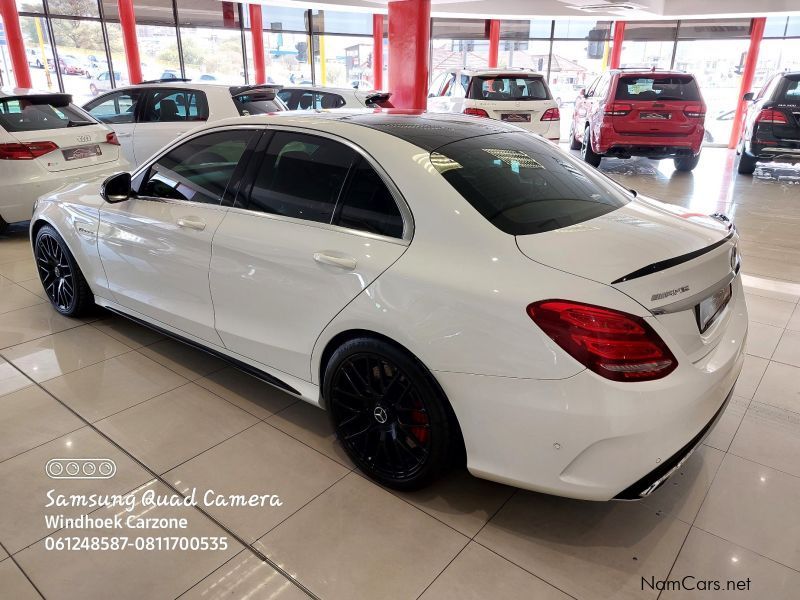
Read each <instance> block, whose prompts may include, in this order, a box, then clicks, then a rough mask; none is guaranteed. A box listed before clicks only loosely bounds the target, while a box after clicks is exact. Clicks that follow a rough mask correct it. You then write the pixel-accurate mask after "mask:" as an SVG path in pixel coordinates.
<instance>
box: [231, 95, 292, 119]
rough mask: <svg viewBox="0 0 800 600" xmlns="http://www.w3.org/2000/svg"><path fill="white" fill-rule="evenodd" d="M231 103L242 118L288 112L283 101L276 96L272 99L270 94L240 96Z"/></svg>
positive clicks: (235, 97)
mask: <svg viewBox="0 0 800 600" xmlns="http://www.w3.org/2000/svg"><path fill="white" fill-rule="evenodd" d="M267 98H269V99H267ZM233 103H234V104H235V105H236V110H238V111H239V114H240V115H242V116H248V115H263V114H266V113H273V112H280V111H282V110H288V109H287V108H286V105H285V104H284V103H283V100H281V99H280V98H278V97H277V96H274V97H273V96H272V94H271V93H270V94H269V95H268V96H267V95H264V94H258V93H255V94H240V95H238V96H234V97H233Z"/></svg>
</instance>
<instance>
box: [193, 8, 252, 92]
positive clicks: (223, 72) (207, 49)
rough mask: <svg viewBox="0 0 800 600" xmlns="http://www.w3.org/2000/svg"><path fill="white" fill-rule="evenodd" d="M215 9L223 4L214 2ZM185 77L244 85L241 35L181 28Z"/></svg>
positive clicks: (228, 31) (219, 30)
mask: <svg viewBox="0 0 800 600" xmlns="http://www.w3.org/2000/svg"><path fill="white" fill-rule="evenodd" d="M213 1H214V2H215V4H217V6H220V5H221V4H225V2H222V3H220V2H217V1H216V0H213ZM181 47H182V48H183V62H184V67H185V69H186V77H188V78H189V79H193V80H195V81H208V82H210V83H224V84H227V85H239V84H242V83H244V58H243V55H242V34H241V33H240V32H239V31H238V30H234V29H210V28H209V29H205V28H192V29H189V28H185V27H182V28H181Z"/></svg>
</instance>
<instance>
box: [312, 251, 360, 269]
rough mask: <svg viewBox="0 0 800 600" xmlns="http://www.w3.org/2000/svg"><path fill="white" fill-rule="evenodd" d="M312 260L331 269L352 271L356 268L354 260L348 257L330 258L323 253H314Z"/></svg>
mask: <svg viewBox="0 0 800 600" xmlns="http://www.w3.org/2000/svg"><path fill="white" fill-rule="evenodd" d="M314 260H315V261H317V262H318V263H321V264H323V265H331V266H332V267H339V268H340V269H347V270H348V271H352V270H353V269H355V268H356V259H355V258H349V257H346V256H345V257H339V256H331V255H330V254H325V253H324V252H314Z"/></svg>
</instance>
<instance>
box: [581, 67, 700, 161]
mask: <svg viewBox="0 0 800 600" xmlns="http://www.w3.org/2000/svg"><path fill="white" fill-rule="evenodd" d="M705 116H706V104H705V102H704V101H703V97H702V96H701V94H700V88H699V87H698V85H697V81H695V78H694V75H691V74H689V73H684V72H682V71H658V70H655V69H631V70H628V69H612V70H610V71H607V72H605V73H603V74H602V75H601V76H600V77H598V78H597V79H595V81H594V82H593V83H592V84H591V85H590V86H589V87H588V88H587V89H586V90H585V91H584V92H583V93H582V94H581V95H580V97H579V98H578V100H577V101H576V103H575V112H574V113H573V115H572V123H571V125H570V133H569V140H570V148H572V149H573V150H578V149H580V151H581V156H582V157H583V159H584V160H585V161H586V162H587V163H589V164H590V165H592V166H595V167H596V166H598V165H599V164H600V160H601V159H602V158H603V157H604V156H610V157H615V158H630V157H632V156H646V157H648V158H652V159H662V158H672V159H673V161H674V162H675V168H676V169H677V170H678V171H691V170H692V169H694V168H695V167H696V166H697V163H698V162H699V161H700V150H701V147H702V145H703V136H704V132H705V129H704V126H703V124H704V121H705Z"/></svg>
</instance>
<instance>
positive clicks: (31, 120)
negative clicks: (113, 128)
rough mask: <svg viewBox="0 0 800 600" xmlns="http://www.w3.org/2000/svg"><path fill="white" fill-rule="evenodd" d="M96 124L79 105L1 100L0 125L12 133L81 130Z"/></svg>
mask: <svg viewBox="0 0 800 600" xmlns="http://www.w3.org/2000/svg"><path fill="white" fill-rule="evenodd" d="M51 102H52V103H51ZM96 122H97V121H95V120H93V119H92V118H91V117H90V116H89V115H87V114H86V113H85V112H83V111H82V110H81V109H79V108H78V107H77V106H74V105H72V104H68V103H63V104H62V103H61V102H60V101H57V100H49V99H47V98H46V97H45V98H39V97H32V96H28V97H23V98H3V99H0V126H2V127H3V129H5V130H6V131H8V132H11V133H14V132H17V131H43V130H46V129H62V128H64V127H80V126H83V125H94V124H95V123H96Z"/></svg>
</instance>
